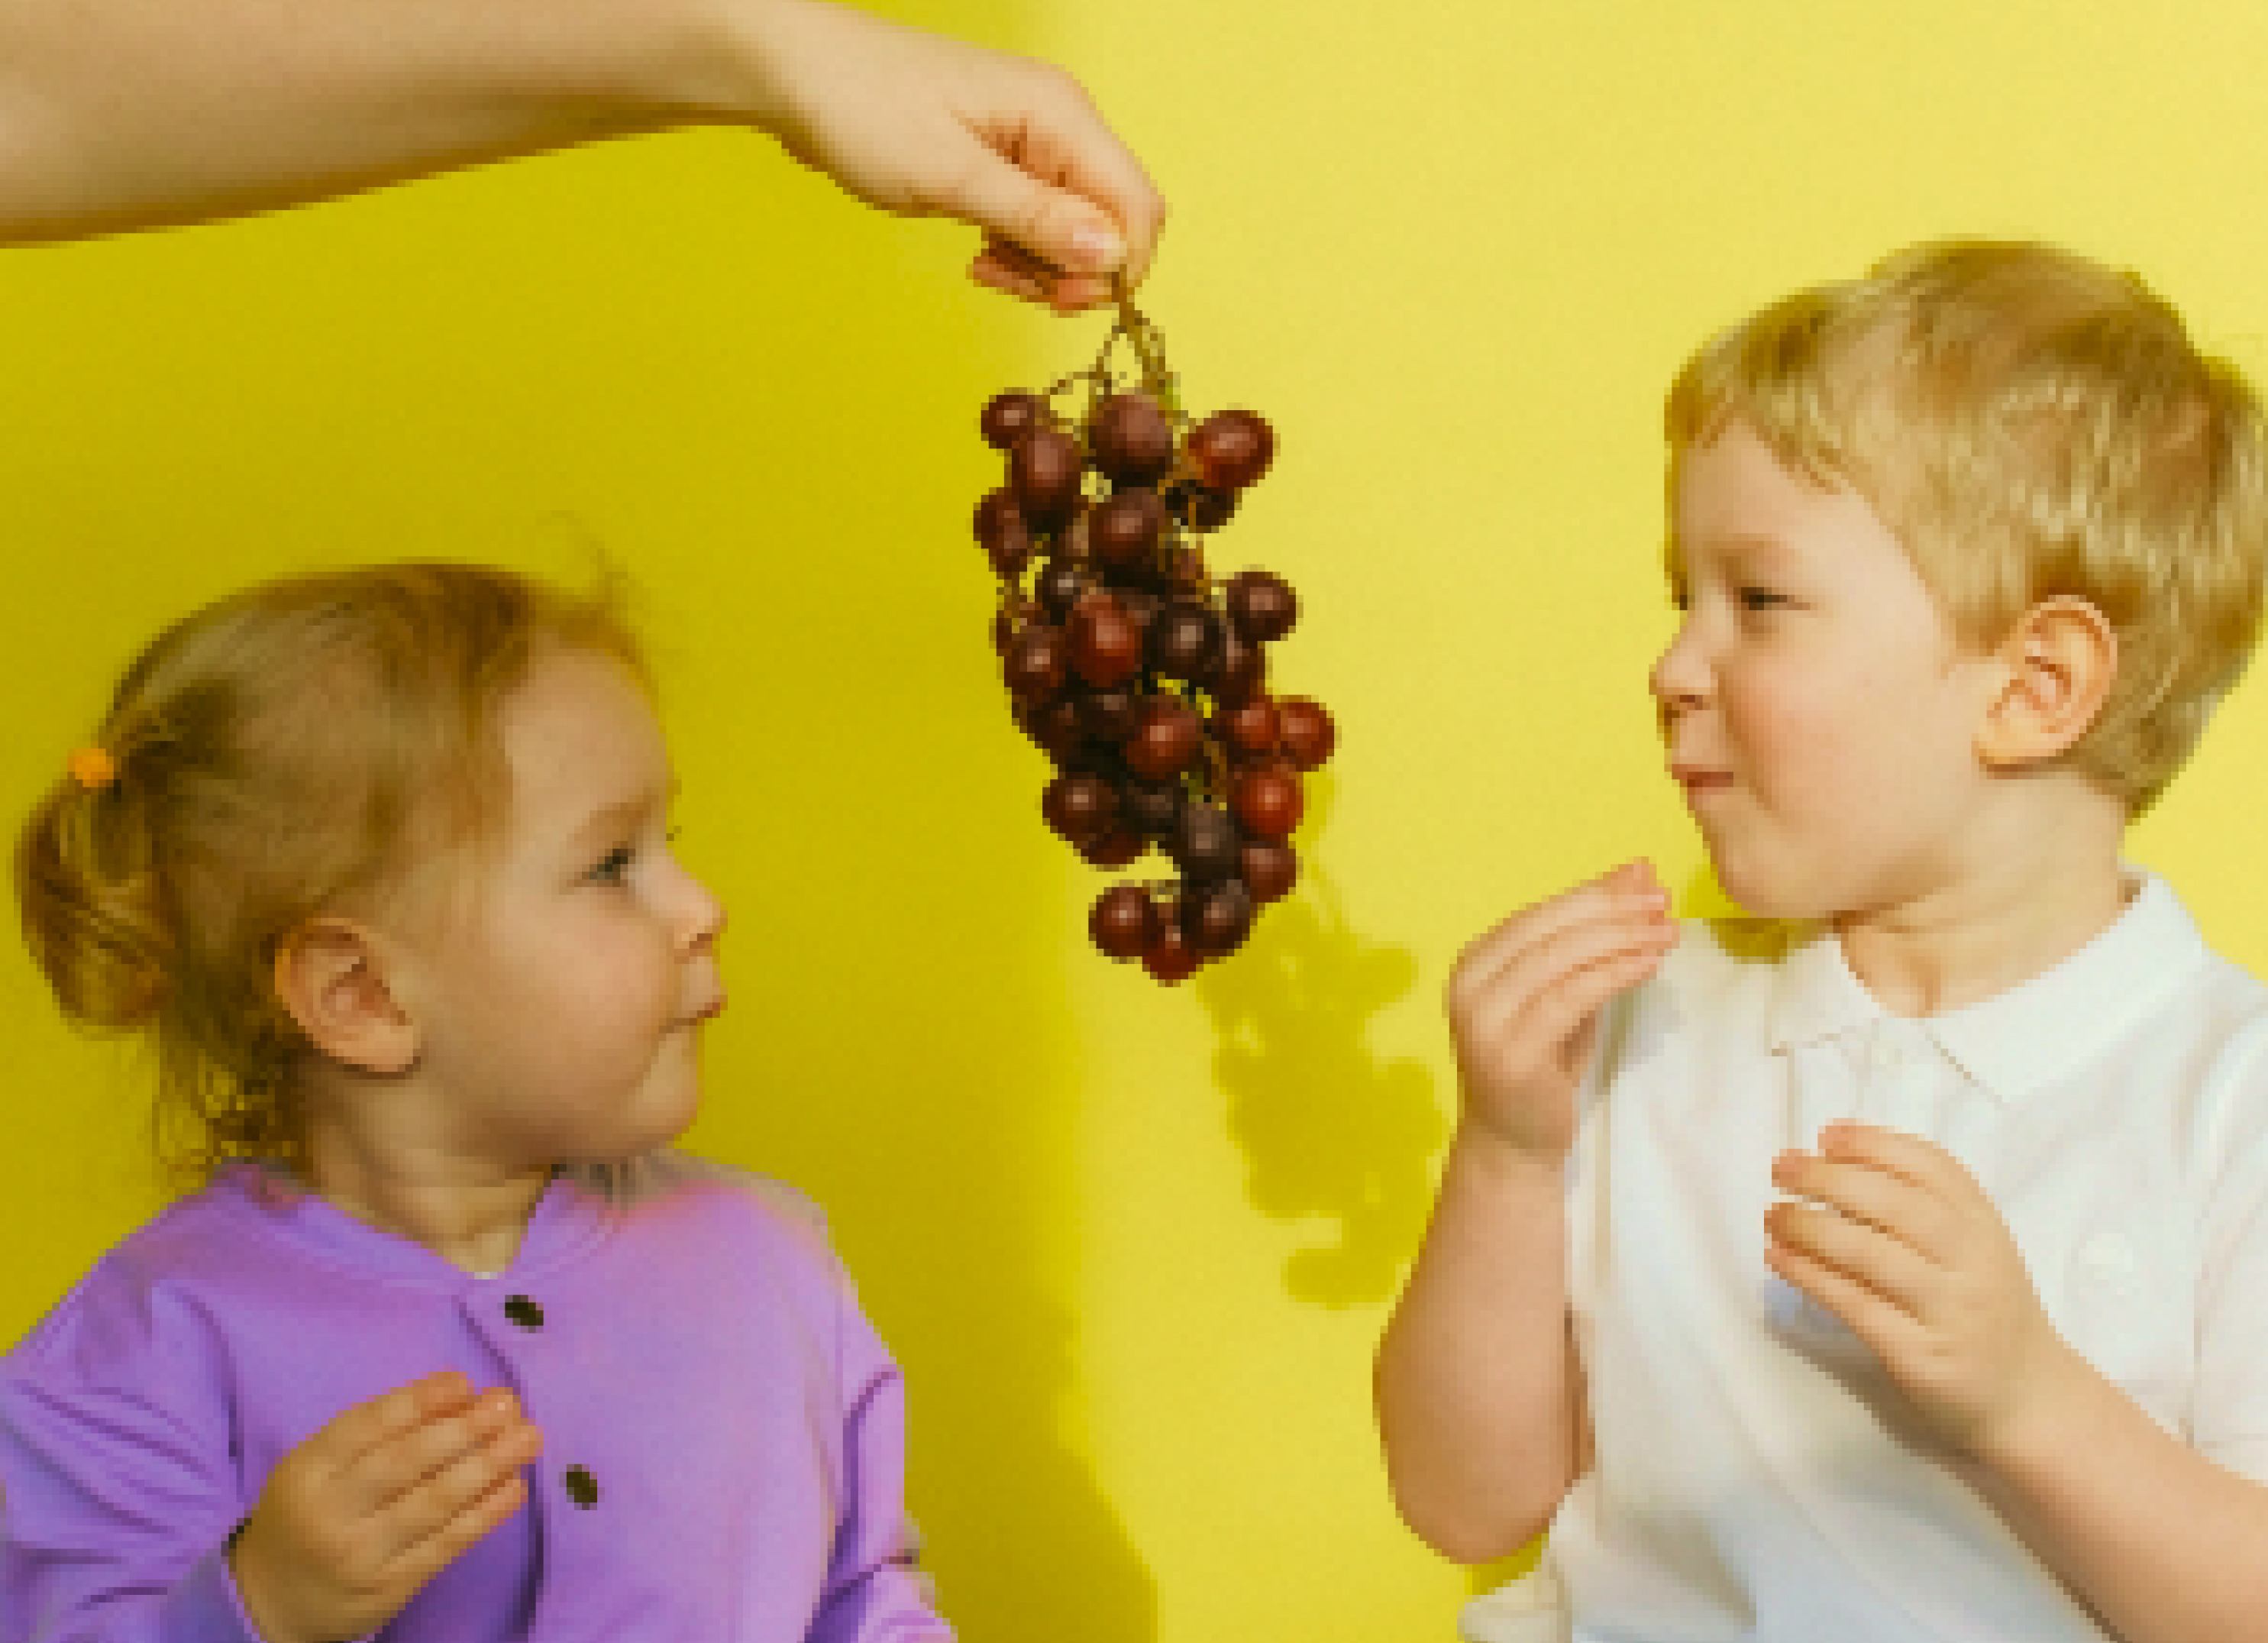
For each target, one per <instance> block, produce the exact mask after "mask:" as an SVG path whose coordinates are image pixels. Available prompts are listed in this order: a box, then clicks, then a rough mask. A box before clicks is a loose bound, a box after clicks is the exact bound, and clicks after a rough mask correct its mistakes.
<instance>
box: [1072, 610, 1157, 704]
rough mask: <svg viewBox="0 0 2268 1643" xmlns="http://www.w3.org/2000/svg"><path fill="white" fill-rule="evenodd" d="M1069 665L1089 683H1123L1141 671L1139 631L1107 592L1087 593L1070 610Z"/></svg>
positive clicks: (1099, 685)
mask: <svg viewBox="0 0 2268 1643" xmlns="http://www.w3.org/2000/svg"><path fill="white" fill-rule="evenodd" d="M1071 667H1073V668H1074V669H1076V670H1077V672H1078V674H1079V677H1080V678H1082V679H1084V680H1086V682H1087V683H1089V684H1091V685H1094V686H1097V687H1098V688H1108V687H1109V686H1112V685H1118V684H1123V683H1125V682H1126V681H1127V680H1129V679H1131V678H1132V677H1133V676H1134V675H1135V674H1138V673H1139V672H1141V670H1142V631H1141V630H1140V629H1138V628H1137V627H1136V626H1135V625H1134V621H1133V618H1132V617H1130V616H1129V615H1127V614H1126V611H1125V608H1124V607H1123V606H1122V605H1120V604H1119V602H1118V601H1117V600H1116V599H1113V598H1112V597H1111V596H1110V595H1109V594H1108V593H1089V594H1087V595H1086V597H1085V598H1083V599H1081V600H1079V603H1078V605H1077V606H1075V607H1074V608H1072V610H1071Z"/></svg>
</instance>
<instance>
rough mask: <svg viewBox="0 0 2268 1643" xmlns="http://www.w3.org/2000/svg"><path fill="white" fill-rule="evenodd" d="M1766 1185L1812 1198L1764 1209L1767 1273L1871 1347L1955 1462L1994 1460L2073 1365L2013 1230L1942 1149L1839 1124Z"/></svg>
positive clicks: (1779, 1164)
mask: <svg viewBox="0 0 2268 1643" xmlns="http://www.w3.org/2000/svg"><path fill="white" fill-rule="evenodd" d="M1772 1182H1773V1183H1774V1184H1775V1185H1777V1186H1778V1187H1779V1188H1780V1189H1781V1190H1784V1191H1786V1192H1789V1193H1793V1195H1795V1197H1796V1199H1798V1200H1808V1202H1800V1201H1798V1202H1784V1203H1779V1204H1775V1205H1773V1206H1772V1207H1771V1210H1770V1211H1769V1212H1767V1213H1766V1215H1765V1218H1764V1225H1765V1228H1766V1231H1767V1233H1768V1234H1769V1235H1770V1240H1771V1241H1770V1244H1769V1246H1768V1248H1767V1249H1765V1252H1764V1261H1765V1264H1767V1265H1769V1266H1770V1267H1771V1270H1772V1271H1775V1272H1777V1273H1778V1274H1779V1275H1780V1277H1782V1278H1786V1280H1787V1281H1788V1282H1789V1283H1791V1284H1793V1285H1794V1286H1795V1287H1796V1288H1798V1289H1800V1290H1801V1291H1802V1292H1803V1293H1805V1294H1807V1295H1808V1296H1809V1297H1811V1299H1812V1300H1815V1301H1816V1302H1818V1303H1819V1305H1821V1306H1822V1307H1824V1308H1826V1309H1827V1310H1828V1311H1829V1312H1831V1313H1833V1314H1834V1315H1835V1316H1836V1317H1837V1318H1839V1319H1841V1320H1842V1322H1843V1323H1845V1325H1846V1326H1847V1327H1848V1328H1849V1329H1850V1330H1851V1332H1852V1334H1853V1335H1855V1336H1857V1337H1859V1340H1861V1341H1863V1342H1864V1343H1866V1345H1867V1347H1868V1348H1870V1349H1871V1350H1872V1351H1873V1352H1874V1355H1875V1357H1876V1358H1878V1359H1880V1360H1881V1365H1882V1367H1883V1369H1884V1370H1885V1371H1886V1372H1888V1374H1889V1377H1890V1380H1891V1381H1892V1382H1893V1383H1894V1384H1895V1385H1896V1387H1897V1388H1898V1389H1899V1390H1900V1391H1901V1392H1903V1393H1904V1395H1905V1396H1906V1398H1907V1400H1908V1401H1909V1403H1911V1405H1912V1406H1913V1408H1914V1410H1915V1411H1916V1412H1917V1413H1918V1415H1919V1416H1920V1417H1921V1418H1922V1420H1923V1422H1924V1424H1925V1426H1926V1427H1927V1429H1928V1430H1929V1432H1930V1433H1932V1434H1933V1436H1935V1437H1936V1438H1937V1439H1938V1440H1939V1441H1940V1442H1941V1443H1943V1444H1944V1445H1946V1447H1947V1448H1949V1449H1950V1450H1952V1451H1953V1452H1954V1453H1955V1454H1956V1455H1962V1456H1964V1457H1966V1458H1970V1459H1974V1460H1989V1459H1990V1458H1991V1455H1992V1453H1993V1451H1994V1449H1995V1447H1996V1446H1997V1445H1998V1443H1999V1440H2000V1439H2001V1438H2002V1437H2003V1435H2004V1434H2005V1433H2006V1432H2007V1430H2008V1429H2009V1428H2010V1427H2011V1426H2013V1424H2014V1420H2015V1418H2017V1417H2018V1416H2020V1415H2021V1414H2022V1413H2024V1412H2025V1411H2026V1410H2027V1409H2028V1408H2029V1407H2030V1406H2032V1405H2035V1404H2041V1405H2044V1404H2046V1403H2047V1402H2049V1401H2051V1400H2050V1399H2049V1397H2048V1394H2049V1393H2050V1392H2051V1390H2052V1389H2054V1388H2055V1387H2056V1386H2057V1385H2058V1382H2059V1381H2063V1380H2065V1379H2067V1378H2068V1375H2069V1372H2070V1371H2071V1370H2072V1369H2073V1368H2074V1367H2077V1366H2078V1365H2079V1362H2080V1360H2079V1359H2078V1358H2077V1356H2076V1354H2074V1353H2073V1352H2072V1350H2071V1348H2070V1347H2069V1346H2068V1345H2066V1344H2065V1342H2064V1340H2063V1338H2062V1337H2060V1336H2059V1335H2058V1334H2057V1333H2056V1330H2055V1326H2054V1325H2053V1324H2052V1323H2050V1322H2049V1320H2048V1315H2047V1313H2046V1311H2045V1310H2044V1309H2043V1308H2042V1307H2041V1305H2040V1301H2039V1295H2038V1293H2037V1292H2036V1291H2035V1290H2034V1289H2033V1287H2032V1280H2031V1275H2030V1274H2029V1272H2028V1271H2026V1270H2025V1268H2024V1260H2023V1256H2022V1255H2021V1253H2020V1252H2019V1251H2018V1249H2017V1248H2016V1242H2015V1240H2014V1237H2012V1236H2011V1235H2010V1234H2009V1232H2008V1227H2007V1222H2006V1221H2004V1220H2003V1219H2001V1217H2000V1212H1999V1210H1997V1209H1996V1208H1994V1207H1993V1205H1992V1200H1991V1199H1990V1198H1988V1197H1985V1192H1984V1190H1983V1189H1982V1188H1980V1187H1979V1186H1978V1185H1977V1182H1976V1180H1975V1178H1974V1177H1972V1176H1971V1175H1970V1174H1969V1172H1968V1171H1967V1170H1966V1169H1964V1168H1962V1166H1961V1164H1960V1161H1959V1160H1956V1159H1955V1158H1954V1157H1953V1155H1952V1154H1951V1153H1948V1152H1946V1151H1945V1150H1944V1149H1943V1148H1941V1147H1939V1146H1934V1145H1933V1144H1932V1143H1930V1142H1928V1141H1925V1140H1923V1139H1922V1138H1920V1137H1918V1136H1913V1135H1906V1134H1902V1133H1900V1132H1898V1131H1893V1130H1883V1129H1879V1128H1876V1127H1874V1126H1873V1125H1870V1124H1830V1125H1828V1126H1827V1128H1826V1129H1825V1130H1823V1131H1821V1132H1820V1151H1819V1153H1816V1154H1813V1153H1793V1152H1791V1153H1782V1154H1780V1156H1779V1158H1778V1160H1776V1161H1775V1162H1774V1163H1773V1165H1772Z"/></svg>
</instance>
